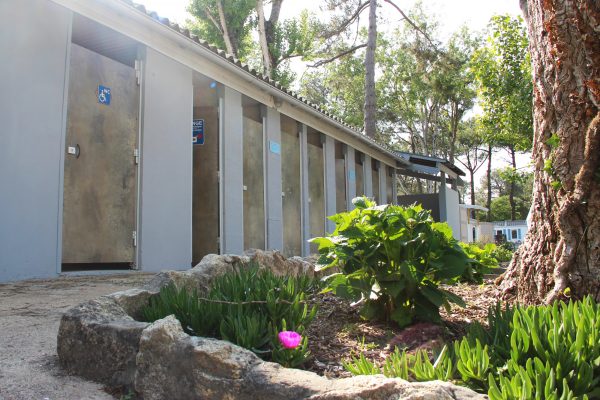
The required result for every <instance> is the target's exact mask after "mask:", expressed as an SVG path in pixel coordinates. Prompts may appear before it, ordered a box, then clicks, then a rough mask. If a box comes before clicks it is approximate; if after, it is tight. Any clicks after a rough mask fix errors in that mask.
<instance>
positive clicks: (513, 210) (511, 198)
mask: <svg viewBox="0 0 600 400" xmlns="http://www.w3.org/2000/svg"><path fill="white" fill-rule="evenodd" d="M508 150H509V151H510V156H511V160H512V168H513V174H512V175H511V179H510V192H509V194H508V202H509V203H510V219H512V220H513V221H514V220H515V219H517V218H516V215H517V206H516V204H515V190H516V188H517V182H515V176H514V173H516V172H517V160H516V158H515V147H514V146H510V147H509V148H508Z"/></svg>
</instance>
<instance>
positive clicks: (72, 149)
mask: <svg viewBox="0 0 600 400" xmlns="http://www.w3.org/2000/svg"><path fill="white" fill-rule="evenodd" d="M67 153H69V154H72V155H74V156H75V158H79V154H81V148H80V147H79V144H76V145H75V146H69V147H67Z"/></svg>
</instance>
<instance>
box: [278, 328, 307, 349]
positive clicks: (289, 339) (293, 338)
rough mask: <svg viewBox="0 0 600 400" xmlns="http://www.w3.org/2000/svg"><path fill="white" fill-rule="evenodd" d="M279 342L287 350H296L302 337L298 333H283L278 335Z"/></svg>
mask: <svg viewBox="0 0 600 400" xmlns="http://www.w3.org/2000/svg"><path fill="white" fill-rule="evenodd" d="M277 337H278V338H279V342H280V343H281V345H282V346H283V347H284V348H286V349H295V348H296V347H298V346H299V345H300V342H301V341H302V336H300V334H299V333H298V332H294V331H283V332H279V334H278V335H277Z"/></svg>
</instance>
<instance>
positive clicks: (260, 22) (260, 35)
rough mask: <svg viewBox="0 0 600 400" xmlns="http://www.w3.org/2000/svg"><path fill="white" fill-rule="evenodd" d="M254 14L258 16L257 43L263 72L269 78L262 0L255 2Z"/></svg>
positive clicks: (267, 45) (268, 53)
mask: <svg viewBox="0 0 600 400" xmlns="http://www.w3.org/2000/svg"><path fill="white" fill-rule="evenodd" d="M256 14H257V15H258V27H257V29H258V42H259V43H260V50H261V53H262V59H263V71H264V73H265V75H266V76H268V77H271V69H272V63H271V53H270V51H269V44H268V43H267V30H266V21H265V10H264V8H263V0H256Z"/></svg>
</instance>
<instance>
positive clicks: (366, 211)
mask: <svg viewBox="0 0 600 400" xmlns="http://www.w3.org/2000/svg"><path fill="white" fill-rule="evenodd" d="M353 204H354V205H355V207H356V208H355V209H354V210H352V211H349V212H346V213H340V214H336V215H334V216H332V217H330V219H331V220H332V221H333V222H334V223H335V224H336V229H335V231H334V232H333V234H332V235H331V236H328V237H319V238H315V239H312V242H313V243H316V244H317V245H318V249H319V253H320V258H319V262H318V266H317V268H318V269H320V270H327V269H333V268H337V271H336V272H335V273H333V274H331V275H329V276H327V277H326V278H325V281H326V282H327V288H326V289H325V291H331V292H333V293H335V294H336V295H338V296H340V297H344V298H347V299H349V300H352V301H353V302H357V303H358V304H360V305H361V315H362V316H363V317H364V318H366V319H384V320H387V321H390V320H391V321H394V322H396V323H397V324H398V325H400V326H405V325H408V324H410V323H411V322H412V321H413V319H421V320H426V321H435V322H440V315H439V308H440V306H444V307H449V303H451V302H452V303H457V304H463V303H462V300H461V299H460V298H458V297H457V296H453V295H451V294H449V293H448V292H446V291H444V290H441V289H440V288H438V283H439V282H441V281H452V280H457V279H459V277H460V276H461V275H462V274H463V273H464V271H465V270H466V268H467V266H468V264H469V263H470V262H472V260H469V258H468V257H467V255H466V254H465V253H464V251H463V250H462V249H461V247H460V246H459V245H458V243H457V242H456V240H454V239H453V238H452V230H451V229H450V228H449V227H448V225H447V224H440V223H434V222H433V219H432V218H431V215H430V213H429V211H427V210H424V209H423V208H422V207H421V206H418V205H416V206H412V207H407V208H404V207H400V206H393V205H382V206H378V205H377V204H376V203H375V202H373V201H372V200H369V199H368V198H366V197H358V198H355V199H354V200H353Z"/></svg>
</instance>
